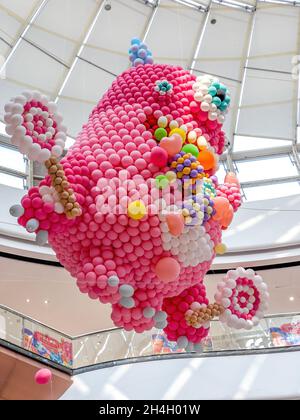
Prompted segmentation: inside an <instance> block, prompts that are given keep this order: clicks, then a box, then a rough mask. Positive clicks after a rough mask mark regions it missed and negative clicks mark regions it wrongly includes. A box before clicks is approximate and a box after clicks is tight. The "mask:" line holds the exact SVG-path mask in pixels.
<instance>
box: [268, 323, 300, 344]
mask: <svg viewBox="0 0 300 420" xmlns="http://www.w3.org/2000/svg"><path fill="white" fill-rule="evenodd" d="M270 333H271V338H272V343H273V345H274V346H275V347H282V346H298V345H299V344H300V322H293V323H287V324H283V325H281V326H280V327H272V328H270Z"/></svg>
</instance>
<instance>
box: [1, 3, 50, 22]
mask: <svg viewBox="0 0 300 420" xmlns="http://www.w3.org/2000/svg"><path fill="white" fill-rule="evenodd" d="M41 3H42V0H21V1H20V0H1V4H0V9H2V10H6V11H7V13H9V14H11V15H17V16H19V17H21V18H23V19H27V18H28V16H30V15H32V14H33V12H34V9H35V7H37V6H38V5H39V4H41Z"/></svg>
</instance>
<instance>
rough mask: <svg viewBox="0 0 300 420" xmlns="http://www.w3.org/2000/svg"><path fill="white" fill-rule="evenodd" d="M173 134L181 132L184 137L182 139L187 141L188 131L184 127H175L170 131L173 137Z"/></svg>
mask: <svg viewBox="0 0 300 420" xmlns="http://www.w3.org/2000/svg"><path fill="white" fill-rule="evenodd" d="M173 134H179V135H180V137H181V138H182V141H185V139H186V132H185V131H184V130H183V129H182V128H173V130H171V131H170V133H169V137H171V136H172V135H173Z"/></svg>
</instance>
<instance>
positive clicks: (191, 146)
mask: <svg viewBox="0 0 300 420" xmlns="http://www.w3.org/2000/svg"><path fill="white" fill-rule="evenodd" d="M182 150H183V152H184V153H191V154H192V155H193V156H195V157H198V155H199V149H198V147H197V146H195V145H194V144H186V145H185V146H183V148H182Z"/></svg>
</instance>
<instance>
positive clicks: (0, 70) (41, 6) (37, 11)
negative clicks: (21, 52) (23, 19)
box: [0, 0, 49, 75]
mask: <svg viewBox="0 0 300 420" xmlns="http://www.w3.org/2000/svg"><path fill="white" fill-rule="evenodd" d="M48 1H49V0H42V1H41V2H40V3H39V6H38V7H37V8H36V9H35V11H34V12H33V14H32V15H31V17H30V19H29V21H27V22H28V23H26V25H25V27H24V29H23V30H22V32H21V34H20V35H19V37H18V38H17V40H16V42H15V44H14V45H13V47H12V50H11V51H10V53H9V54H8V56H7V57H6V60H5V61H4V63H3V64H2V66H1V67H0V75H1V74H2V73H3V72H5V69H6V66H7V64H8V63H9V62H10V60H11V59H12V57H13V55H14V54H15V52H16V50H17V48H18V47H19V45H20V43H21V41H22V38H24V37H25V35H26V33H27V32H28V30H29V28H30V27H31V25H32V24H33V23H34V21H35V20H36V18H37V17H38V16H39V14H40V13H41V12H42V10H43V9H44V7H45V6H46V4H47V3H48Z"/></svg>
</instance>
